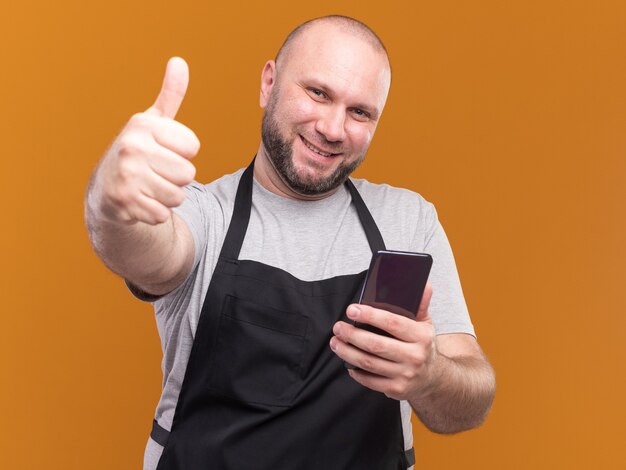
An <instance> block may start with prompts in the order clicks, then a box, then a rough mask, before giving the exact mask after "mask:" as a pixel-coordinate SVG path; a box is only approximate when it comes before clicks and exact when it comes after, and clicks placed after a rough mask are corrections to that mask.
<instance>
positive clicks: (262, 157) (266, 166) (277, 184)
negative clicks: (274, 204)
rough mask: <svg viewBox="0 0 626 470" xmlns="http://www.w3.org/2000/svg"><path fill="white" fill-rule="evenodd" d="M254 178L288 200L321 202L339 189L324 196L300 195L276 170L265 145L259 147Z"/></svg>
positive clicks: (270, 190) (323, 194)
mask: <svg viewBox="0 0 626 470" xmlns="http://www.w3.org/2000/svg"><path fill="white" fill-rule="evenodd" d="M254 178H255V179H256V180H257V181H258V182H259V184H260V185H261V186H263V187H264V188H265V189H267V190H268V191H269V192H271V193H274V194H277V195H278V196H282V197H286V198H288V199H295V200H299V201H319V200H320V199H324V198H327V197H328V196H331V195H332V194H334V193H335V192H336V191H337V189H339V188H335V189H333V190H331V191H328V192H326V193H322V194H313V195H309V194H300V193H298V192H297V191H294V189H293V188H292V187H291V186H289V184H288V183H287V182H286V181H284V180H283V179H282V177H281V176H280V174H279V173H278V172H277V171H276V168H274V165H273V163H272V161H271V160H270V159H269V157H268V156H267V153H266V152H265V148H264V147H263V143H261V144H260V145H259V150H258V151H257V154H256V159H255V160H254Z"/></svg>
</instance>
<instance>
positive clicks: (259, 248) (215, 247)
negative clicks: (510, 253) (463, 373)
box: [144, 170, 474, 470]
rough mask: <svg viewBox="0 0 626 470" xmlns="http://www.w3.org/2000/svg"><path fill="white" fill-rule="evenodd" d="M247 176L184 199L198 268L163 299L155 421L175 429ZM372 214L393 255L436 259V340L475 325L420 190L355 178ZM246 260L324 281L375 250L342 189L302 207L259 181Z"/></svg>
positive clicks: (405, 412) (155, 449) (148, 460)
mask: <svg viewBox="0 0 626 470" xmlns="http://www.w3.org/2000/svg"><path fill="white" fill-rule="evenodd" d="M242 172H243V170H239V171H237V172H236V173H233V174H231V175H226V176H223V177H222V178H219V179H218V180H216V181H214V182H212V183H210V184H207V185H202V184H198V183H195V182H194V183H192V184H190V185H189V186H187V187H186V188H185V189H186V192H187V198H186V200H185V202H184V203H183V204H182V205H181V206H180V207H178V208H177V209H175V211H176V213H177V214H178V215H179V216H180V217H181V218H182V219H183V220H184V221H185V222H186V223H187V225H188V226H189V229H190V230H191V233H192V234H193V238H194V242H195V248H196V251H195V261H194V268H193V270H192V272H191V274H190V275H189V277H188V278H187V279H186V280H185V281H184V282H183V283H182V284H181V285H180V286H179V287H178V288H177V289H175V290H174V291H172V292H170V293H169V294H167V295H165V296H163V297H161V298H159V299H158V300H156V301H155V302H154V309H155V315H156V322H157V328H158V331H159V335H160V337H161V346H162V349H163V363H162V370H163V391H162V394H161V399H160V401H159V404H158V406H157V409H156V413H155V418H156V420H157V421H158V423H159V424H160V425H161V426H162V427H164V428H165V429H170V428H171V424H172V420H173V417H174V411H175V408H176V403H177V400H178V395H179V392H180V389H181V385H182V381H183V377H184V374H185V368H186V367H187V361H188V359H189V353H190V351H191V346H192V343H193V338H194V335H195V331H196V327H197V325H198V318H199V316H200V311H201V309H202V303H203V301H204V297H205V295H206V292H207V290H208V287H209V282H210V280H211V276H212V274H213V270H214V268H215V265H216V263H217V258H218V256H219V253H220V250H221V248H222V243H223V241H224V237H225V236H226V231H227V229H228V225H229V223H230V219H231V215H232V211H233V206H234V201H235V193H236V190H237V185H238V183H239V179H240V177H241V174H242ZM352 181H353V183H354V185H355V186H356V188H357V190H358V191H359V193H360V194H361V197H362V198H363V200H364V202H365V204H366V205H367V207H368V209H369V210H370V212H371V213H372V216H373V217H374V220H375V222H376V224H377V225H378V228H379V230H380V232H381V234H382V236H383V239H384V241H385V245H386V248H387V249H389V250H401V251H417V252H422V253H429V254H430V255H431V256H432V257H433V266H432V270H431V274H430V278H429V280H430V282H431V283H432V285H433V297H432V300H431V303H430V309H429V311H430V315H431V317H432V319H433V324H434V326H435V331H436V333H437V334H445V333H468V334H471V335H473V334H474V329H473V326H472V323H471V321H470V318H469V314H468V311H467V307H466V305H465V300H464V298H463V292H462V290H461V284H460V282H459V277H458V274H457V270H456V266H455V263H454V258H453V255H452V251H451V249H450V245H449V243H448V239H447V238H446V235H445V233H444V231H443V228H442V227H441V225H440V223H439V221H438V219H437V213H436V211H435V208H434V207H433V205H432V204H431V203H429V202H427V201H426V200H424V198H422V197H421V196H420V195H419V194H416V193H414V192H411V191H408V190H405V189H399V188H394V187H391V186H388V185H378V184H373V183H370V182H368V181H366V180H362V179H352ZM240 259H249V260H255V261H258V262H262V263H264V264H267V265H271V266H275V267H277V268H280V269H283V270H285V271H287V272H289V273H291V274H292V275H293V276H295V277H297V278H299V279H302V280H305V281H316V280H321V279H327V278H331V277H334V276H339V275H344V274H355V273H358V272H361V271H363V270H366V269H367V268H368V266H369V262H370V259H371V250H370V247H369V244H368V242H367V238H366V236H365V232H364V231H363V228H362V226H361V223H360V221H359V218H358V216H357V213H356V210H355V208H354V206H353V205H352V204H351V197H350V194H349V192H348V190H347V188H345V186H342V187H341V188H340V189H339V190H338V191H337V192H336V193H335V194H333V195H332V196H330V197H328V198H325V199H322V200H319V201H295V200H292V199H287V198H285V197H282V196H278V195H276V194H273V193H271V192H269V191H267V190H266V189H265V188H263V187H262V186H261V185H260V184H259V183H257V182H256V180H255V181H254V186H253V200H252V211H251V214H250V222H249V225H248V230H247V232H246V238H245V240H244V243H243V246H242V248H241V253H240ZM400 408H401V411H402V422H403V430H404V438H405V448H407V449H408V448H410V447H411V446H412V444H413V436H412V429H411V422H410V416H411V409H410V406H409V404H408V403H407V402H401V403H400ZM161 452H162V447H161V446H160V445H159V444H157V443H156V442H154V441H153V440H152V439H149V440H148V444H147V446H146V452H145V457H144V470H154V469H155V468H156V466H157V463H158V460H159V458H160V456H161Z"/></svg>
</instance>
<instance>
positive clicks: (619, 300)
mask: <svg viewBox="0 0 626 470" xmlns="http://www.w3.org/2000/svg"><path fill="white" fill-rule="evenodd" d="M329 13H342V14H348V15H353V16H356V17H358V18H360V19H362V20H363V21H365V22H367V23H369V24H370V25H371V26H372V27H373V28H374V29H375V30H376V31H377V32H378V33H379V34H380V36H381V37H382V38H383V40H384V41H385V42H386V45H387V47H388V49H389V51H390V55H391V61H392V64H393V67H394V83H393V86H392V91H391V95H390V98H389V101H388V104H387V108H386V110H385V113H384V115H383V119H382V122H381V124H380V126H379V129H378V133H377V136H376V138H375V139H374V143H373V146H372V148H371V151H370V154H369V156H368V160H367V162H366V163H365V164H364V166H363V167H362V169H361V170H359V171H358V176H361V177H366V178H368V179H370V180H373V181H375V182H388V183H391V184H394V185H399V186H405V187H408V188H411V189H414V190H416V191H418V192H420V193H421V194H423V195H424V196H425V197H426V198H427V199H429V200H431V201H433V202H434V203H435V204H436V206H437V208H438V211H439V214H440V217H441V220H442V221H443V224H444V226H445V227H446V230H447V232H448V234H449V237H450V240H451V242H452V245H453V248H454V250H455V254H456V258H457V263H458V267H459V270H460V273H461V277H462V281H463V285H464V290H465V294H466V297H467V301H468V305H469V308H470V311H471V313H472V316H473V320H474V322H475V324H476V327H477V331H478V334H479V339H480V342H481V344H482V346H483V347H484V349H485V350H486V352H487V353H488V355H489V356H490V358H491V360H492V362H493V364H494V366H495V368H496V371H497V375H498V392H497V397H496V402H495V405H494V408H493V412H492V414H491V416H490V418H489V420H488V421H487V423H486V424H485V425H484V427H483V428H482V429H480V430H478V431H473V432H470V433H465V434H462V435H458V436H453V437H450V436H446V437H444V436H436V435H433V434H430V433H428V432H427V431H425V430H424V429H423V427H422V426H421V425H420V424H419V423H416V424H415V432H416V451H417V460H418V465H419V466H418V468H429V469H450V468H470V469H503V468H506V469H548V468H563V469H591V468H593V469H612V468H626V466H625V465H626V461H625V457H624V452H623V446H624V442H625V438H626V433H625V431H624V428H625V420H626V406H624V404H623V400H624V397H625V396H626V377H625V374H624V369H625V368H624V362H625V359H626V351H625V349H626V348H625V339H626V338H625V336H626V333H625V327H626V320H625V318H626V302H625V296H624V281H625V279H626V276H625V274H626V273H625V268H624V261H626V256H625V253H624V241H625V240H626V236H625V235H626V222H625V217H624V207H625V202H626V189H625V187H626V184H624V183H625V182H626V181H625V179H626V178H625V172H626V164H625V161H626V158H625V157H626V132H625V123H626V91H625V89H626V65H625V64H626V5H625V4H624V2H622V1H595V2H590V1H571V0H570V1H529V0H524V1H510V2H507V1H504V2H503V1H501V0H499V1H479V2H470V1H458V2H452V1H439V2H423V1H416V2H413V3H411V4H409V2H393V1H385V2H365V1H363V0H360V1H344V2H337V1H333V2H330V1H318V2H314V4H310V3H308V4H297V5H296V4H294V2H291V1H282V2H274V3H271V4H270V3H269V2H258V3H250V4H247V2H224V3H219V4H215V3H213V2H209V1H187V0H181V1H178V2H172V1H167V2H165V1H155V0H151V1H147V0H142V1H136V2H132V1H130V2H129V1H122V0H110V1H108V2H85V1H78V0H76V1H71V0H59V1H57V2H47V1H43V0H36V1H30V2H17V1H15V0H8V1H5V2H3V7H2V14H1V18H0V27H1V29H0V31H2V32H1V33H0V34H1V35H2V41H1V45H0V47H1V48H2V49H1V50H2V71H1V73H0V93H1V94H2V112H1V113H0V125H1V126H0V129H2V137H3V138H2V141H3V144H4V145H3V151H2V161H3V163H2V167H3V170H2V184H1V185H0V200H1V201H2V205H3V213H4V214H3V217H2V220H3V222H2V227H3V229H2V230H1V231H0V241H1V242H2V246H3V248H4V250H3V258H4V259H3V262H2V266H3V269H2V270H1V274H0V275H1V276H2V279H1V284H0V285H1V286H2V306H1V307H0V309H1V311H2V325H1V327H0V368H1V371H2V376H1V377H2V378H1V381H2V382H1V383H2V386H1V387H0V406H1V409H0V456H1V457H0V467H2V468H6V469H40V468H46V469H85V468H90V469H137V468H140V467H141V462H142V457H143V449H144V444H145V441H146V439H147V436H148V432H149V429H150V424H151V420H152V415H153V411H154V408H155V406H156V403H157V400H158V396H159V389H160V381H161V373H160V358H161V352H160V344H159V340H158V337H157V333H156V328H155V324H154V319H153V317H152V313H151V306H150V305H148V304H142V303H140V302H138V301H135V300H134V299H133V298H132V297H131V296H130V294H129V293H127V291H126V289H125V288H124V286H123V284H122V282H121V281H120V280H119V279H118V278H116V277H115V276H114V275H112V274H110V273H109V272H108V271H107V270H106V269H105V267H104V266H103V265H102V264H101V263H100V261H99V260H98V259H97V258H96V256H95V255H94V254H93V253H92V251H91V249H90V246H89V243H88V239H87V235H86V230H85V229H84V226H83V219H82V210H83V203H82V198H83V194H84V190H85V187H86V184H87V181H88V178H89V174H90V172H91V170H92V169H93V167H94V166H95V164H96V162H97V161H98V159H99V157H100V155H101V154H102V153H103V151H104V150H105V149H106V147H107V145H108V144H109V143H110V141H111V140H112V138H113V137H114V136H115V134H116V133H117V132H118V130H119V129H120V128H121V127H122V125H123V124H124V122H125V121H126V120H127V119H128V118H129V117H130V116H131V115H132V114H133V113H134V112H137V111H140V110H143V109H145V108H147V107H148V106H149V105H150V104H151V102H152V100H153V99H154V97H156V94H157V92H158V90H159V87H160V82H161V77H162V74H163V71H164V67H165V63H166V60H167V58H168V57H170V56H171V55H180V56H183V57H185V58H186V59H187V60H188V62H189V64H190V67H191V83H190V89H189V92H188V95H187V98H186V101H185V103H184V105H183V108H182V110H181V112H180V114H179V119H180V120H181V121H182V122H183V123H185V124H187V125H188V126H189V127H191V128H192V129H193V130H195V132H196V133H197V134H198V136H199V138H200V140H201V141H202V144H203V147H202V150H201V153H200V154H199V155H198V157H197V159H196V163H197V168H198V179H199V180H201V181H205V182H206V181H210V180H212V179H214V178H216V177H217V176H219V175H222V174H223V173H225V172H231V171H233V170H235V169H237V168H239V167H241V166H242V165H244V164H245V163H247V162H248V161H249V159H250V158H251V156H252V154H253V153H254V151H255V149H256V147H257V144H258V139H259V127H260V118H261V111H260V110H259V109H258V87H259V77H260V72H261V68H262V66H263V63H264V62H265V60H266V59H268V58H270V57H272V56H273V54H274V53H275V51H276V50H277V48H278V46H279V45H280V43H281V42H282V39H283V38H284V36H285V35H286V34H287V33H288V31H289V30H290V29H291V28H292V27H294V26H295V25H296V24H298V23H299V22H301V21H303V20H305V19H308V18H311V17H314V16H319V15H323V14H329ZM347 406H349V405H347Z"/></svg>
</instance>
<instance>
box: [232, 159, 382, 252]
mask: <svg viewBox="0 0 626 470" xmlns="http://www.w3.org/2000/svg"><path fill="white" fill-rule="evenodd" d="M253 177H254V159H252V162H250V165H248V168H246V169H245V171H244V172H243V174H242V175H241V179H240V180H239V186H237V195H236V196H235V206H234V208H233V215H232V219H231V221H230V225H229V226H228V232H227V233H226V238H224V244H223V245H222V251H221V252H220V259H231V260H236V259H239V253H240V251H241V246H242V245H243V240H244V238H245V237H246V230H248V222H249V221H250V212H251V210H252V182H253ZM345 184H346V186H347V188H348V190H349V191H350V195H351V196H352V202H353V203H354V207H355V208H356V211H357V214H358V216H359V220H360V221H361V225H362V226H363V230H364V231H365V235H366V236H367V242H368V243H369V245H370V249H371V250H372V253H376V252H377V251H380V250H385V242H384V240H383V237H382V235H381V234H380V230H378V227H377V226H376V222H374V218H373V217H372V214H371V213H370V211H369V209H368V208H367V206H366V205H365V202H363V198H362V197H361V195H360V194H359V192H358V191H357V189H356V188H355V186H354V184H353V183H352V181H350V179H349V178H348V179H347V180H346V183H345Z"/></svg>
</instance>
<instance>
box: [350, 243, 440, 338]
mask: <svg viewBox="0 0 626 470" xmlns="http://www.w3.org/2000/svg"><path fill="white" fill-rule="evenodd" d="M432 264H433V259H432V257H431V256H430V255H429V254H426V253H412V252H407V251H378V252H376V253H374V255H373V256H372V261H371V263H370V267H369V270H368V271H367V277H366V278H365V283H364V284H363V289H362V291H361V297H360V299H359V303H360V304H364V305H370V306H372V307H375V308H380V309H383V310H388V311H390V312H393V313H396V314H398V315H404V316H405V317H408V318H411V319H414V318H415V315H416V314H417V310H418V309H419V306H420V302H421V301H422V296H423V295H424V289H425V288H426V281H427V280H428V275H429V274H430V268H431V266H432ZM355 326H358V327H359V328H363V329H366V330H369V331H372V332H374V333H378V334H381V335H385V336H391V335H390V334H389V333H387V332H386V331H383V330H380V329H378V328H375V327H373V326H371V325H367V324H362V323H357V322H355Z"/></svg>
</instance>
